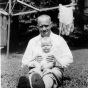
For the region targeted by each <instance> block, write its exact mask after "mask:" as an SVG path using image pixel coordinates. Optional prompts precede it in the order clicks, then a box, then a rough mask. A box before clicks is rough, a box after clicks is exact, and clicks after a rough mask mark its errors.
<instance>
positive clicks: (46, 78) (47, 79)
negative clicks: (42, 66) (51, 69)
mask: <svg viewBox="0 0 88 88" xmlns="http://www.w3.org/2000/svg"><path fill="white" fill-rule="evenodd" d="M43 81H44V83H45V88H52V87H53V79H52V78H51V77H49V75H45V76H44V77H43Z"/></svg>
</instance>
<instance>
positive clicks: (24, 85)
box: [17, 76, 31, 88]
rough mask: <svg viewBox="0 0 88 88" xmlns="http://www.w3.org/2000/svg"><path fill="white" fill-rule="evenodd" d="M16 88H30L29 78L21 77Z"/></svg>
mask: <svg viewBox="0 0 88 88" xmlns="http://www.w3.org/2000/svg"><path fill="white" fill-rule="evenodd" d="M17 88H31V87H30V82H29V78H28V77H27V76H21V77H20V78H19V79H18V84H17Z"/></svg>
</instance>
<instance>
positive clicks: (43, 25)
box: [39, 25, 50, 28]
mask: <svg viewBox="0 0 88 88" xmlns="http://www.w3.org/2000/svg"><path fill="white" fill-rule="evenodd" d="M49 26H50V25H41V26H39V27H40V28H43V27H45V28H47V27H49Z"/></svg>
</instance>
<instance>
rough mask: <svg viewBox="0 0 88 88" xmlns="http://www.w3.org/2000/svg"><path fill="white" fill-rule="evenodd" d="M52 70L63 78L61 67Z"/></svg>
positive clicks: (58, 76)
mask: <svg viewBox="0 0 88 88" xmlns="http://www.w3.org/2000/svg"><path fill="white" fill-rule="evenodd" d="M52 72H53V73H54V74H55V75H56V76H57V78H62V72H61V70H60V69H59V68H57V67H55V68H53V69H52Z"/></svg>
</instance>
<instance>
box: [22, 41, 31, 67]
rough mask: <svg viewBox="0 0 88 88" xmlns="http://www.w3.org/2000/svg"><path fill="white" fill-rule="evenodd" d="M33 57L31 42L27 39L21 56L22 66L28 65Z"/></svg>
mask: <svg viewBox="0 0 88 88" xmlns="http://www.w3.org/2000/svg"><path fill="white" fill-rule="evenodd" d="M32 59H33V43H32V42H31V41H29V43H28V46H27V48H26V51H25V53H24V55H23V58H22V67H23V66H24V65H29V62H30V61H31V60H32Z"/></svg>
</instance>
